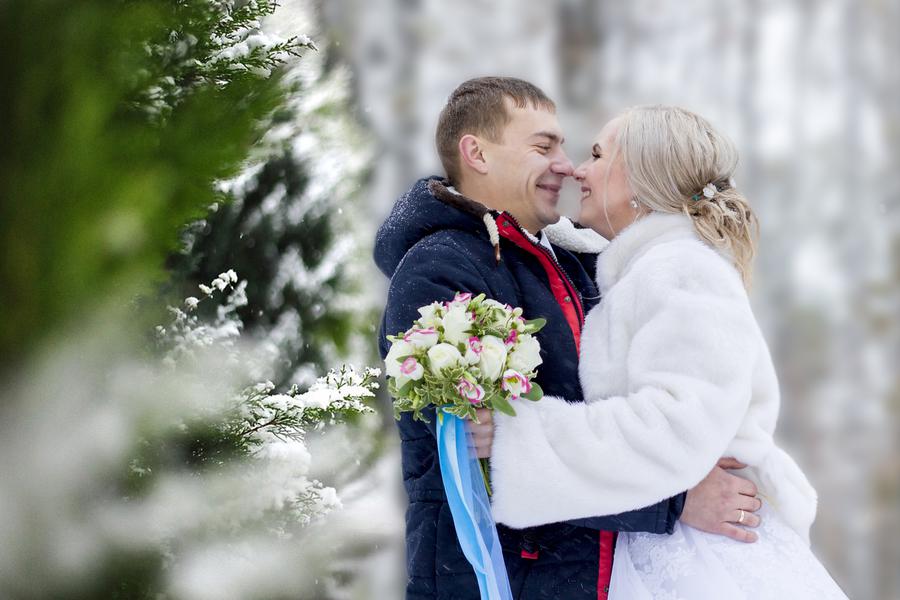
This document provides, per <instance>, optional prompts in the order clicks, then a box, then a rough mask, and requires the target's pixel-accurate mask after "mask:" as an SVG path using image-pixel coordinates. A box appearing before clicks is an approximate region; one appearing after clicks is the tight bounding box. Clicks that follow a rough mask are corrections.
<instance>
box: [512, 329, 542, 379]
mask: <svg viewBox="0 0 900 600" xmlns="http://www.w3.org/2000/svg"><path fill="white" fill-rule="evenodd" d="M542 362H544V360H543V359H542V358H541V344H540V343H539V342H538V341H537V338H536V337H534V336H533V335H530V334H528V333H523V334H522V335H520V336H518V340H517V341H516V345H515V347H514V348H513V350H512V352H510V353H509V367H510V368H511V369H515V370H516V371H518V372H519V373H530V372H531V371H534V370H535V369H536V368H537V366H538V365H539V364H541V363H542Z"/></svg>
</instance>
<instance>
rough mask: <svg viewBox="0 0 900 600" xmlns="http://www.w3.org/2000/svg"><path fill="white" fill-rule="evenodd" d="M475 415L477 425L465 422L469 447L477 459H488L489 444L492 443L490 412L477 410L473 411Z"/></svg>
mask: <svg viewBox="0 0 900 600" xmlns="http://www.w3.org/2000/svg"><path fill="white" fill-rule="evenodd" d="M475 414H476V416H477V418H478V423H475V422H474V421H472V420H467V421H466V431H467V432H468V436H467V437H468V438H469V447H470V448H472V447H474V448H475V455H476V456H477V457H478V458H490V456H491V444H493V443H494V420H493V418H492V417H491V411H490V410H488V409H486V408H478V409H476V410H475Z"/></svg>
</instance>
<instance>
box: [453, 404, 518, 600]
mask: <svg viewBox="0 0 900 600" xmlns="http://www.w3.org/2000/svg"><path fill="white" fill-rule="evenodd" d="M437 444H438V457H439V460H440V464H441V477H442V479H443V480H444V490H445V491H446V493H447V502H448V503H449V504H450V513H451V514H452V515H453V525H454V526H455V527H456V537H457V539H458V540H459V545H460V546H461V547H462V551H463V554H465V556H466V558H467V559H468V560H469V563H470V564H471V565H472V568H473V569H474V570H475V577H476V578H477V579H478V589H479V590H481V600H513V595H512V591H511V590H510V587H509V576H508V575H507V573H506V564H505V563H504V562H503V550H502V548H501V547H500V539H499V538H498V537H497V527H496V525H494V517H493V516H492V515H491V502H490V500H489V499H488V495H487V490H485V488H484V480H483V479H482V476H481V469H480V467H479V464H478V458H477V457H476V456H475V454H474V452H472V451H470V450H469V444H468V442H467V440H466V424H465V421H464V420H463V419H460V418H459V417H457V416H456V415H451V414H449V413H445V412H443V411H438V414H437Z"/></svg>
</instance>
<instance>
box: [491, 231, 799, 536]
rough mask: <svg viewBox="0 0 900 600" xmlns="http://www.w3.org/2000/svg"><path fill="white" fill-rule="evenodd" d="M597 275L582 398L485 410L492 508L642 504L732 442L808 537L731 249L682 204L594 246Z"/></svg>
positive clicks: (544, 513) (688, 482)
mask: <svg viewBox="0 0 900 600" xmlns="http://www.w3.org/2000/svg"><path fill="white" fill-rule="evenodd" d="M551 236H552V234H551ZM598 237H599V236H598ZM551 239H552V237H551ZM555 241H556V242H559V241H561V240H560V239H556V240H555ZM564 243H565V241H563V244H564ZM561 245H562V244H561ZM597 283H598V285H599V287H600V291H601V293H602V295H603V299H602V301H601V302H600V304H599V305H598V306H596V307H595V308H593V309H592V310H591V311H590V313H589V314H588V316H587V319H586V321H585V326H584V331H583V333H582V342H581V363H580V368H579V375H580V379H581V385H582V387H583V390H584V396H585V400H586V401H585V402H584V403H581V402H577V403H568V402H566V401H565V400H563V399H561V398H556V397H545V398H544V399H543V400H541V401H539V402H529V401H527V400H522V401H519V402H517V403H516V404H515V408H516V412H517V416H515V417H508V416H505V415H503V414H502V413H499V412H498V413H495V415H494V419H495V423H496V432H495V437H494V444H493V448H492V457H491V477H492V481H493V489H494V495H493V498H492V503H493V513H494V517H495V519H496V520H497V521H498V522H501V523H505V524H507V525H509V526H512V527H529V526H534V525H540V524H544V523H554V522H558V521H564V520H569V519H576V518H584V517H591V516H596V515H604V514H617V513H620V512H624V511H628V510H632V509H636V508H641V507H644V506H649V505H651V504H654V503H656V502H659V501H660V500H663V499H665V498H668V497H671V496H674V495H676V494H678V493H680V492H683V491H685V490H687V489H690V488H691V487H693V486H695V485H696V484H697V483H699V482H700V480H701V479H703V478H704V477H705V476H706V475H707V473H709V471H710V470H711V469H712V467H713V466H714V465H715V464H716V461H717V460H718V459H719V458H720V457H723V456H734V457H735V458H737V459H738V460H740V461H742V462H744V463H747V464H748V465H750V467H749V468H748V469H746V470H745V472H744V473H743V474H744V476H746V477H748V478H750V479H752V480H753V481H754V482H755V483H756V484H757V485H758V486H759V489H760V492H761V494H762V495H763V496H764V497H765V498H766V499H767V500H768V501H769V502H770V504H771V505H773V506H774V507H775V508H776V509H777V510H778V511H779V513H780V514H781V515H782V517H783V518H784V519H785V520H786V521H787V522H788V524H790V525H791V526H792V527H793V528H794V529H795V530H796V531H797V532H798V533H800V535H801V536H802V537H803V538H804V539H806V540H808V536H809V527H810V525H811V524H812V521H813V519H814V517H815V511H816V495H815V491H814V490H813V488H812V487H811V486H810V484H809V482H808V481H807V480H806V477H805V476H804V475H803V473H802V472H801V471H800V469H799V468H798V467H797V465H796V464H795V463H794V461H793V460H792V459H791V458H790V457H789V456H788V455H787V454H785V453H784V452H783V451H782V450H781V449H779V448H778V447H777V446H776V445H775V443H774V442H773V439H772V433H773V431H774V429H775V421H776V419H777V416H778V405H779V394H778V381H777V379H776V377H775V370H774V367H773V365H772V360H771V358H770V355H769V350H768V347H767V346H766V343H765V340H764V339H763V336H762V333H761V332H760V329H759V327H758V325H757V323H756V320H755V318H754V316H753V313H752V311H751V308H750V303H749V300H748V297H747V294H746V292H745V290H744V287H743V285H742V283H741V280H740V276H739V275H738V273H737V271H736V269H735V268H734V266H733V265H732V264H731V262H730V261H729V260H728V259H726V258H725V257H723V256H721V255H720V254H719V253H717V252H716V251H715V250H713V249H712V248H711V247H710V246H708V245H706V244H704V243H703V242H702V241H701V240H700V239H699V238H698V237H697V235H696V233H695V232H694V228H693V225H692V223H691V222H690V219H689V218H688V217H685V216H683V215H671V214H661V213H652V214H650V215H648V216H647V217H645V218H643V219H640V220H638V221H637V222H636V223H634V224H633V225H631V226H630V227H628V228H627V229H625V230H624V231H623V232H622V233H621V234H620V235H618V236H617V237H616V238H615V239H614V240H613V241H612V242H611V243H610V244H609V246H608V247H607V248H606V249H605V250H604V251H603V252H602V253H601V254H600V257H599V260H598V263H597ZM548 350H549V351H551V352H552V348H550V349H548Z"/></svg>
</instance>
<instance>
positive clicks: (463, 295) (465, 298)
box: [453, 292, 472, 302]
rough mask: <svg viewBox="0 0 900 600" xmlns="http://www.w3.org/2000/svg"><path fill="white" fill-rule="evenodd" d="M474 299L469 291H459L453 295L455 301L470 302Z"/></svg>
mask: <svg viewBox="0 0 900 600" xmlns="http://www.w3.org/2000/svg"><path fill="white" fill-rule="evenodd" d="M471 299H472V294H471V293H469V292H457V294H456V296H454V297H453V301H454V302H469V300H471Z"/></svg>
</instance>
